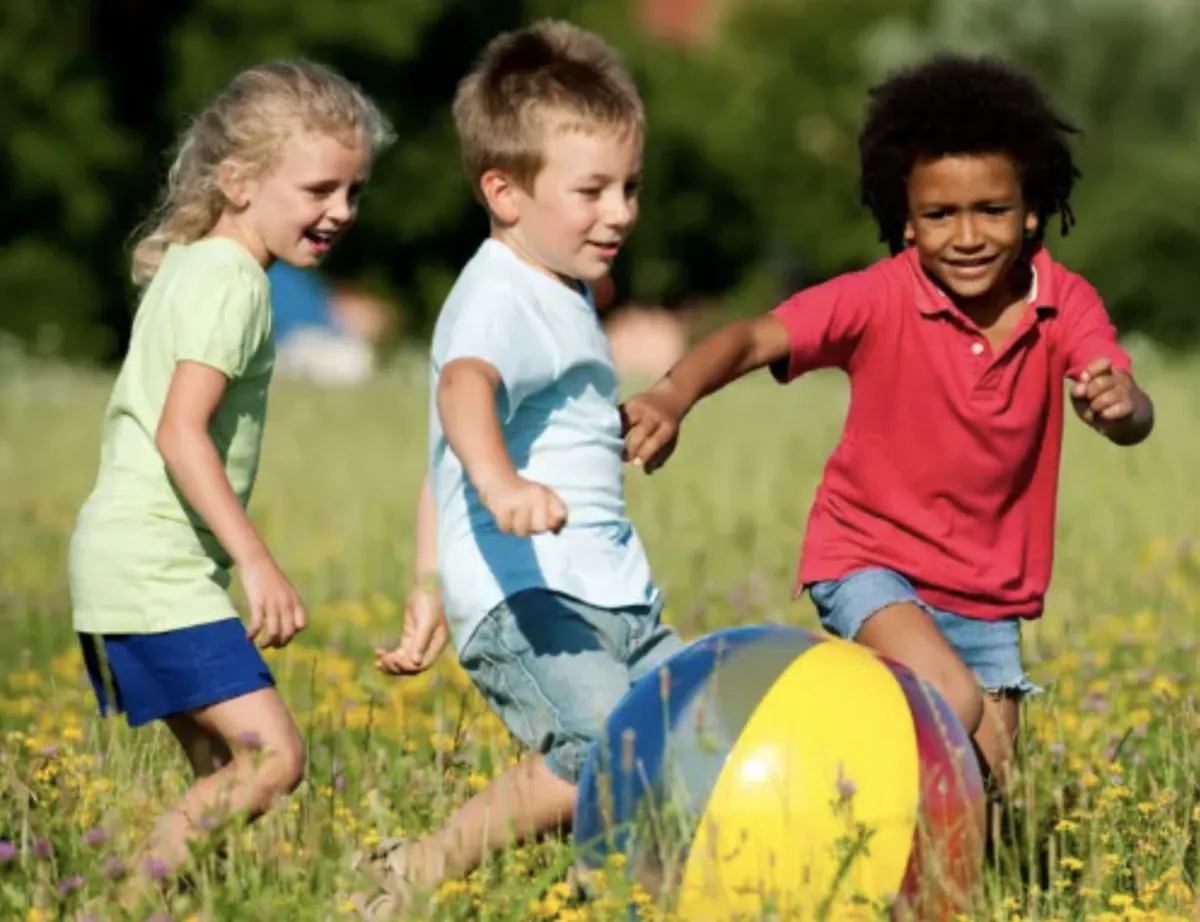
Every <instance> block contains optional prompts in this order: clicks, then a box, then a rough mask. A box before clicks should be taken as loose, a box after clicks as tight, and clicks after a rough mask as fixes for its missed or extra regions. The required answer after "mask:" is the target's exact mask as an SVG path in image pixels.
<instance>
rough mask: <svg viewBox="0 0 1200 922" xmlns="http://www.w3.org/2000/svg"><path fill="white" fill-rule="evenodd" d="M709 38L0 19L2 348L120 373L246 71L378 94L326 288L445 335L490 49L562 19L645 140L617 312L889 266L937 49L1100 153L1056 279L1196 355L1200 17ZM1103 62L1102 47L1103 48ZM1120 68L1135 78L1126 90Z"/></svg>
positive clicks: (865, 4)
mask: <svg viewBox="0 0 1200 922" xmlns="http://www.w3.org/2000/svg"><path fill="white" fill-rule="evenodd" d="M719 6H720V8H721V9H722V10H723V18H721V20H720V21H719V22H718V23H717V25H716V26H715V27H714V29H713V31H712V35H711V36H710V37H709V38H708V39H706V40H704V41H702V42H700V43H699V44H696V45H693V46H687V47H684V46H680V45H676V44H672V43H670V42H667V41H665V40H663V39H659V38H656V37H654V36H652V35H649V34H647V33H646V31H645V30H644V29H643V28H641V26H640V24H639V19H638V17H636V16H634V15H632V0H588V2H587V3H581V2H577V0H576V2H572V0H490V2H488V3H486V4H484V3H478V2H476V0H405V2H403V3H386V2H383V0H341V2H337V3H335V2H334V0H308V2H305V3H302V4H296V3H294V2H290V0H288V2H285V0H191V2H188V3H181V4H145V3H134V2H131V0H112V2H105V3H96V4H78V3H69V2H66V0H45V2H41V3H36V4H10V5H9V6H8V7H7V8H6V9H5V11H4V13H3V14H0V87H3V90H4V92H3V93H2V94H0V169H3V171H4V176H5V183H4V186H3V191H0V209H3V213H4V217H5V219H6V220H5V222H4V228H5V231H4V233H5V235H6V236H5V237H4V238H3V240H2V243H3V245H2V246H0V286H2V287H3V290H4V291H5V293H6V296H7V297H6V308H5V310H4V311H2V312H0V330H2V331H7V332H9V333H12V334H15V335H16V336H17V337H18V338H19V339H20V340H22V341H23V342H25V343H26V344H27V345H29V346H32V347H34V348H35V349H36V350H41V351H45V352H58V353H63V354H66V355H86V356H92V357H96V358H101V359H109V360H111V359H114V358H117V357H118V356H119V355H120V354H121V353H122V351H123V348H124V344H125V336H126V335H127V331H128V327H129V324H130V319H131V312H132V309H133V305H134V300H133V292H132V290H131V286H130V285H129V283H128V274H129V266H128V255H129V254H128V250H129V242H130V237H131V235H132V234H133V232H134V230H135V229H136V227H137V225H138V224H139V223H140V222H141V221H142V220H143V218H144V217H145V215H146V213H147V211H148V209H149V208H150V206H151V204H152V203H153V201H154V199H155V196H156V194H157V192H158V187H159V185H160V183H161V182H162V179H163V176H164V174H165V171H166V169H167V166H168V163H167V158H168V153H169V150H170V148H171V146H172V144H173V143H174V141H175V138H176V136H177V134H178V132H179V131H180V129H181V128H182V127H183V126H184V124H185V123H186V120H187V119H188V118H189V117H190V115H191V114H192V112H194V110H195V109H196V107H198V106H199V105H201V104H202V103H203V101H204V100H205V99H206V98H207V97H208V96H209V95H210V94H212V93H213V92H215V91H216V90H217V89H218V88H219V87H220V86H222V85H223V84H224V83H225V82H226V81H227V80H228V79H229V78H230V77H231V76H232V74H233V73H235V72H236V71H237V70H238V69H240V68H242V67H245V66H248V65H251V64H253V63H256V62H258V61H261V60H263V59H266V58H270V57H275V56H284V55H306V56H310V57H315V58H318V59H321V60H325V61H328V62H329V63H331V64H333V65H335V66H337V67H339V68H341V69H342V70H343V71H345V72H346V73H347V74H348V75H350V76H351V77H352V78H354V79H356V80H357V81H359V82H360V83H361V84H363V85H364V86H365V87H366V88H367V89H368V90H369V92H371V93H372V94H373V95H374V96H375V97H376V98H377V99H378V100H379V102H380V104H381V105H382V107H383V108H384V109H385V111H386V112H387V113H388V115H389V116H390V117H391V118H392V120H393V121H394V123H395V125H396V128H397V131H398V135H399V143H398V144H397V145H396V147H394V148H393V149H392V150H391V151H389V152H388V153H387V155H386V156H385V157H384V158H383V159H382V160H381V162H380V163H379V164H378V165H377V168H376V170H375V175H374V177H373V179H372V183H371V185H370V187H369V188H368V191H367V195H366V198H365V200H364V205H363V210H362V214H361V217H360V223H359V226H358V227H357V228H356V229H355V230H354V232H353V233H352V234H351V236H350V238H349V239H348V240H347V241H346V243H345V244H344V245H343V246H342V247H340V248H338V250H336V251H335V252H334V254H333V256H332V257H331V259H330V261H329V263H328V264H327V269H328V272H329V273H330V274H331V275H332V276H333V277H335V278H338V279H347V280H353V281H354V282H355V283H357V284H359V285H361V286H364V287H366V288H368V289H372V290H374V291H376V292H377V293H379V294H381V295H384V296H386V297H390V298H392V299H394V300H395V301H397V302H398V303H399V305H400V310H401V312H402V324H401V329H402V332H403V333H404V334H406V335H411V336H417V337H421V336H424V335H426V334H427V333H428V332H429V330H430V326H431V323H432V320H433V318H434V316H435V315H436V311H437V309H438V307H439V306H440V302H441V300H442V298H443V297H444V295H445V293H446V291H447V290H448V288H449V285H450V284H451V282H452V280H453V277H454V275H455V273H456V272H457V270H458V268H459V267H460V266H461V264H462V262H463V261H464V260H465V259H466V258H467V257H468V256H469V255H470V253H471V252H472V251H473V250H474V248H475V247H476V246H477V245H478V242H479V240H480V238H481V236H482V235H483V234H484V233H485V231H486V224H485V218H484V215H483V213H482V211H481V210H480V208H479V207H478V205H477V204H476V202H475V201H474V199H473V198H472V196H471V195H470V191H469V190H468V188H467V185H466V183H465V181H464V180H463V177H462V174H461V170H460V169H459V160H458V154H457V149H456V143H455V138H454V133H453V128H452V125H451V120H450V101H451V99H452V97H453V94H454V90H455V87H456V85H457V82H458V80H459V79H460V78H461V77H462V75H463V74H464V73H465V71H466V70H467V69H468V68H469V67H470V65H471V63H472V61H473V60H474V58H475V56H476V55H477V53H478V52H479V50H480V49H481V48H482V47H483V45H484V44H485V43H486V42H487V40H488V39H490V38H491V37H492V36H493V35H495V34H496V33H497V32H499V31H501V30H504V29H508V28H512V27H515V26H518V25H521V24H524V23H528V22H531V21H533V20H535V19H537V18H539V17H541V16H546V15H556V16H566V17H569V18H571V19H573V20H574V21H576V22H578V23H580V24H581V25H584V26H587V27H590V28H594V29H596V30H598V31H599V32H601V33H602V34H603V35H605V36H606V37H607V38H608V39H609V40H610V41H612V42H613V43H614V44H616V45H617V46H618V47H619V48H620V49H621V50H622V51H623V52H624V53H625V55H626V58H627V60H628V62H629V63H630V65H631V67H632V68H633V70H634V72H635V75H636V77H637V79H638V81H639V83H640V85H641V86H642V88H643V92H644V95H645V98H646V103H647V106H648V110H649V116H650V128H649V136H648V139H647V149H646V162H645V174H646V176H645V179H646V183H645V189H644V193H643V199H642V211H641V220H640V224H639V227H638V229H637V231H636V233H635V234H634V236H633V237H632V239H631V241H630V243H629V245H628V248H627V250H626V252H625V253H624V254H623V256H622V258H621V259H620V260H619V262H618V266H617V270H616V282H617V291H618V297H619V298H621V299H623V300H634V301H639V302H643V303H646V302H649V303H663V304H669V305H676V304H679V303H681V302H686V301H690V300H694V299H702V298H703V299H711V298H716V299H721V300H723V301H724V302H725V303H726V305H727V306H729V307H730V308H733V309H738V308H740V309H746V310H754V311H760V310H762V309H764V308H765V307H767V306H769V305H770V304H771V303H772V301H773V299H774V298H776V297H779V296H780V295H782V294H784V293H786V292H788V291H790V290H791V289H792V288H794V287H795V286H797V285H799V284H803V283H808V282H812V281H814V280H817V279H820V278H824V277H828V276H829V275H832V274H834V273H836V272H839V271H843V270H845V269H848V268H852V267H856V266H859V265H863V264H865V263H868V262H870V261H872V260H874V259H876V258H878V257H879V256H881V255H883V253H884V250H883V248H882V246H881V245H880V244H879V243H878V242H877V240H876V239H875V229H874V227H873V226H872V225H871V223H870V221H869V219H868V216H867V215H866V213H865V212H864V210H863V209H862V208H861V207H860V205H859V202H858V192H857V175H856V164H857V153H856V148H855V135H856V133H857V130H858V124H859V118H860V114H861V111H862V102H863V98H864V93H865V90H866V88H867V87H868V86H869V85H870V83H871V82H873V81H874V80H875V79H877V78H878V77H879V76H881V75H882V73H883V72H884V71H885V70H886V69H887V68H888V67H889V66H891V65H893V64H896V63H899V62H901V61H906V60H911V59H912V58H914V57H916V56H918V55H921V54H924V53H926V52H927V51H928V50H930V49H932V48H934V47H955V48H967V49H978V50H982V49H992V50H999V51H1001V52H1003V53H1005V54H1007V55H1011V56H1012V57H1013V58H1015V59H1017V60H1019V61H1020V62H1022V63H1025V64H1027V65H1028V66H1030V67H1031V68H1032V69H1033V70H1034V71H1035V72H1036V73H1037V74H1038V75H1039V76H1040V77H1042V78H1044V79H1045V80H1046V82H1047V84H1048V86H1049V87H1050V89H1051V90H1052V91H1053V92H1054V94H1055V96H1056V97H1057V98H1058V99H1059V100H1060V101H1061V104H1062V105H1063V107H1064V108H1065V109H1066V110H1067V111H1068V112H1069V113H1070V114H1072V115H1073V116H1074V117H1075V118H1077V119H1078V120H1079V121H1080V122H1081V123H1082V124H1083V126H1084V127H1085V129H1086V134H1085V136H1084V137H1083V139H1082V143H1081V145H1080V150H1079V156H1080V161H1081V163H1082V166H1083V169H1084V171H1085V178H1084V182H1083V184H1082V186H1081V187H1080V190H1079V194H1078V199H1077V202H1076V205H1077V212H1078V214H1079V216H1080V224H1079V227H1078V228H1077V230H1076V232H1075V233H1073V234H1072V235H1071V236H1070V237H1069V238H1068V239H1067V240H1065V241H1062V242H1061V243H1060V242H1059V241H1058V240H1057V239H1056V238H1052V244H1053V245H1054V247H1055V251H1056V252H1057V253H1059V254H1060V255H1061V256H1062V258H1064V259H1065V260H1066V261H1068V262H1069V263H1070V264H1071V265H1073V266H1074V267H1075V268H1078V269H1080V270H1081V271H1083V272H1085V273H1086V274H1088V275H1089V277H1091V278H1093V279H1094V280H1095V282H1096V283H1097V285H1098V287H1099V288H1100V289H1101V291H1102V293H1103V294H1104V295H1105V297H1106V298H1107V299H1108V301H1109V303H1110V304H1111V306H1112V308H1113V312H1114V314H1115V316H1116V318H1117V320H1118V321H1119V323H1120V325H1121V326H1122V327H1123V328H1125V329H1131V330H1132V329H1138V330H1142V331H1145V332H1149V333H1151V334H1153V335H1154V336H1156V337H1158V338H1160V339H1162V340H1164V341H1167V342H1171V343H1174V344H1184V343H1191V342H1193V341H1194V340H1195V339H1196V338H1197V334H1200V326H1198V324H1197V321H1196V320H1195V319H1194V318H1195V316H1196V315H1195V313H1194V312H1193V311H1191V310H1190V305H1189V303H1188V297H1189V296H1190V295H1192V294H1193V293H1194V292H1195V290H1196V284H1195V282H1194V281H1193V278H1192V272H1191V261H1192V253H1193V252H1194V251H1195V249H1196V245H1197V243H1198V242H1200V241H1198V240H1197V235H1198V234H1200V231H1198V230H1197V228H1198V227H1200V221H1198V220H1197V219H1198V218H1200V179H1197V174H1196V171H1195V170H1194V168H1193V162H1194V154H1195V151H1196V149H1197V147H1198V146H1200V137H1198V133H1200V102H1197V98H1196V97H1195V94H1191V93H1189V92H1188V91H1187V87H1188V86H1189V80H1190V77H1191V75H1193V74H1195V73H1198V72H1200V66H1198V65H1200V8H1197V7H1196V6H1195V5H1194V4H1186V3H1175V2H1171V0H1156V2H1154V3H1145V2H1140V0H1063V2H1061V3H1056V4H1044V3H1040V2H1035V0H1019V2H1017V3H1011V2H1005V3H1001V2H999V0H962V2H958V0H806V2H804V3H796V2H792V0H731V2H726V3H722V4H719ZM1082 36H1086V37H1087V40H1086V41H1083V40H1082V39H1081V37H1082ZM1114 61H1115V62H1120V66H1119V67H1114V66H1112V64H1113V62H1114Z"/></svg>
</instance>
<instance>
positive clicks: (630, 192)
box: [625, 179, 642, 198]
mask: <svg viewBox="0 0 1200 922" xmlns="http://www.w3.org/2000/svg"><path fill="white" fill-rule="evenodd" d="M641 191H642V181H641V180H640V179H632V180H630V181H629V182H627V183H625V197H626V198H633V197H634V196H636V195H637V194H638V193H640V192H641Z"/></svg>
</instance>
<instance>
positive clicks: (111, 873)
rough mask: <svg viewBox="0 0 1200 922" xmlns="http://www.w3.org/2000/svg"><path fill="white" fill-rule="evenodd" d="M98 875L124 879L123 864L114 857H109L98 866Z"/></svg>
mask: <svg viewBox="0 0 1200 922" xmlns="http://www.w3.org/2000/svg"><path fill="white" fill-rule="evenodd" d="M100 873H101V874H103V875H104V876H105V877H109V878H116V877H124V876H125V862H123V861H122V860H121V859H120V858H118V857H117V856H116V855H109V856H108V857H107V858H105V859H104V861H103V862H102V863H101V864H100Z"/></svg>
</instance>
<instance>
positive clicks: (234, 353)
mask: <svg viewBox="0 0 1200 922" xmlns="http://www.w3.org/2000/svg"><path fill="white" fill-rule="evenodd" d="M389 130H390V129H389V128H388V126H387V124H386V122H385V120H384V118H383V116H382V115H381V114H380V113H379V112H378V111H377V110H376V108H375V107H374V105H373V104H372V103H371V102H370V101H369V100H368V99H367V98H366V97H365V96H364V95H363V94H362V93H361V92H360V91H359V90H358V88H356V87H355V86H353V85H352V84H350V83H349V82H347V81H346V80H345V79H343V78H342V77H341V76H340V75H338V74H336V73H334V72H333V71H331V70H329V69H327V68H325V67H322V66H319V65H315V64H310V63H305V62H274V63H269V64H265V65H263V66H260V67H256V68H254V69H252V70H248V71H246V72H244V73H242V74H240V75H238V76H237V77H236V78H235V79H234V80H233V81H232V83H231V84H230V85H229V86H228V87H227V88H226V89H225V90H224V92H222V93H221V94H220V95H218V96H217V97H216V98H215V99H214V100H213V101H212V103H211V104H210V105H209V106H208V107H207V109H205V110H204V111H203V112H201V113H200V115H199V117H197V118H196V119H195V120H194V121H193V122H192V124H191V125H190V127H189V128H188V129H187V131H186V132H185V134H184V135H183V138H182V142H181V144H180V145H179V148H178V155H177V157H176V160H175V163H174V165H173V166H172V167H171V171H170V175H169V177H168V181H167V186H166V190H165V195H164V198H163V202H162V206H161V211H160V213H159V214H158V215H157V216H156V218H155V220H154V222H153V224H152V226H151V227H150V229H149V232H148V233H147V234H146V235H145V236H144V237H143V238H142V239H141V241H140V242H139V243H138V244H137V246H136V248H135V250H134V252H133V277H134V280H135V282H136V283H137V284H138V285H139V286H140V287H142V288H143V289H144V291H143V293H142V297H141V303H140V306H139V309H138V311H137V314H136V317H135V319H134V324H133V334H132V338H131V342H130V346H129V352H128V354H127V356H126V358H125V362H124V365H123V367H122V369H121V372H120V374H119V375H118V377H117V380H116V384H115V387H114V389H113V393H112V397H111V399H110V400H109V403H108V408H107V411H106V413H105V417H104V430H103V437H102V438H103V441H102V449H101V454H100V472H99V477H98V478H97V482H96V485H95V488H94V490H93V491H92V493H91V495H90V497H89V498H88V499H87V501H86V503H85V504H84V506H83V508H82V510H81V512H80V514H79V520H78V523H77V526H76V529H75V533H74V536H73V538H72V542H71V551H70V585H71V596H72V602H73V607H74V623H75V628H76V630H77V631H78V633H79V639H80V642H81V644H82V646H83V653H84V659H85V662H86V665H87V670H88V674H89V676H90V678H91V681H92V683H93V686H94V688H95V692H96V696H97V698H98V700H99V705H100V711H101V713H102V714H107V713H110V712H115V711H122V710H123V711H125V713H126V719H127V720H128V722H129V724H130V726H133V727H137V726H141V725H143V724H147V723H149V722H151V721H155V720H161V721H163V723H165V724H166V726H167V727H168V728H169V729H170V731H171V732H172V733H173V734H174V736H175V738H176V739H177V740H178V741H179V744H180V746H182V747H183V750H184V753H185V754H186V755H187V757H188V759H189V761H190V763H191V767H192V770H193V771H194V773H195V775H196V781H195V783H194V784H193V785H192V787H191V788H190V789H189V790H188V791H187V792H185V793H184V794H183V796H182V797H181V798H180V799H179V800H178V801H177V802H176V803H175V804H174V806H173V807H172V808H171V810H170V811H169V812H168V813H167V814H166V815H165V816H163V817H162V818H161V819H159V820H158V822H157V824H156V826H155V828H154V831H153V833H152V835H151V837H150V840H149V842H148V843H146V845H145V850H144V854H143V855H142V856H141V858H142V860H140V861H139V862H138V866H137V867H136V868H135V869H134V870H135V871H136V872H138V873H135V875H134V877H133V880H132V881H131V892H133V891H137V890H140V888H141V886H142V885H144V884H145V883H146V880H147V879H148V878H151V877H164V876H166V875H168V874H170V873H171V872H172V871H173V870H174V869H175V868H177V866H178V865H179V864H180V863H181V862H182V861H183V860H184V859H185V858H186V857H187V842H188V840H189V839H190V838H192V837H193V836H194V835H196V834H197V831H198V830H199V829H200V828H201V826H200V825H199V824H201V823H204V822H208V823H211V822H213V821H217V820H220V819H222V818H224V817H226V816H228V815H232V814H234V813H242V812H244V813H247V814H249V815H250V816H251V817H253V816H255V815H257V814H259V813H260V812H262V811H263V810H264V809H266V808H267V807H268V805H269V802H270V801H271V799H272V798H273V797H274V796H275V795H279V794H286V793H288V792H290V791H291V790H292V789H293V788H294V787H295V786H296V785H297V784H298V783H299V782H300V779H301V776H302V774H303V768H304V758H305V755H304V746H303V743H302V741H301V738H300V734H299V732H298V730H297V728H296V725H295V723H294V722H293V720H292V717H291V715H290V714H289V712H288V709H287V706H286V705H285V704H284V703H283V701H282V699H281V698H280V696H279V693H278V692H277V691H276V689H275V685H274V680H273V679H272V676H271V673H270V671H269V669H268V668H267V665H266V663H265V662H264V660H263V657H262V655H261V653H260V652H259V651H258V650H257V649H256V647H255V645H254V641H255V640H256V639H257V640H258V641H259V643H260V644H261V645H262V646H263V647H282V646H283V645H285V644H286V643H288V641H289V640H291V638H292V637H293V636H294V635H295V633H296V632H297V631H299V630H302V629H303V628H304V626H305V623H306V614H305V611H304V606H303V604H302V602H301V600H300V598H299V597H298V595H297V594H296V591H295V590H294V589H293V588H292V586H291V584H290V583H289V582H288V579H287V577H285V576H284V574H283V572H282V571H281V570H280V569H279V566H278V565H277V564H276V562H275V560H274V559H273V558H272V556H271V553H270V551H269V550H268V549H267V547H266V545H265V544H264V543H263V540H262V538H261V537H260V536H259V535H258V533H257V532H256V530H255V528H254V526H253V525H252V524H251V522H250V520H249V519H248V518H247V516H246V512H245V507H246V505H247V503H248V501H249V498H250V492H251V487H252V485H253V482H254V479H255V473H256V471H257V468H258V459H259V449H260V445H261V440H262V432H263V422H264V417H265V414H266V405H267V389H268V385H269V382H270V379H271V373H272V366H273V362H274V346H273V343H272V335H271V311H270V289H269V285H268V281H267V275H266V269H267V267H268V266H270V265H271V263H272V261H273V260H276V259H280V260H284V261H286V262H288V263H290V264H292V265H295V266H313V265H316V264H317V263H318V262H319V261H320V260H321V258H322V257H323V256H324V255H325V254H326V253H327V252H328V251H329V248H330V247H331V246H332V245H333V243H334V242H335V241H336V240H337V239H338V238H339V237H340V236H341V235H342V234H343V233H344V232H345V231H346V229H347V228H348V227H349V226H350V225H351V223H352V222H353V220H354V217H355V215H356V213H357V210H358V198H359V194H360V191H361V189H362V185H363V183H364V181H365V179H366V175H367V170H368V168H369V166H370V164H371V161H372V159H373V157H374V155H375V154H376V153H377V152H378V150H379V149H380V148H381V147H382V146H383V144H385V143H386V141H387V139H388V133H389ZM235 564H236V565H237V566H238V567H239V568H240V572H241V574H242V581H243V584H244V586H245V590H246V596H247V599H248V602H249V607H250V623H249V628H248V629H247V628H245V627H243V626H242V624H241V622H240V620H239V618H238V613H237V611H236V610H235V608H234V606H233V604H232V602H231V600H230V597H229V596H228V595H227V591H226V590H227V589H228V586H229V583H230V567H231V566H233V565H235Z"/></svg>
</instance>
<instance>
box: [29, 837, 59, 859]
mask: <svg viewBox="0 0 1200 922" xmlns="http://www.w3.org/2000/svg"><path fill="white" fill-rule="evenodd" d="M33 853H34V855H36V856H37V857H38V858H49V857H50V856H51V855H52V854H54V846H52V845H51V844H50V842H49V841H48V840H46V839H38V840H37V841H36V842H34V843H33Z"/></svg>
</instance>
